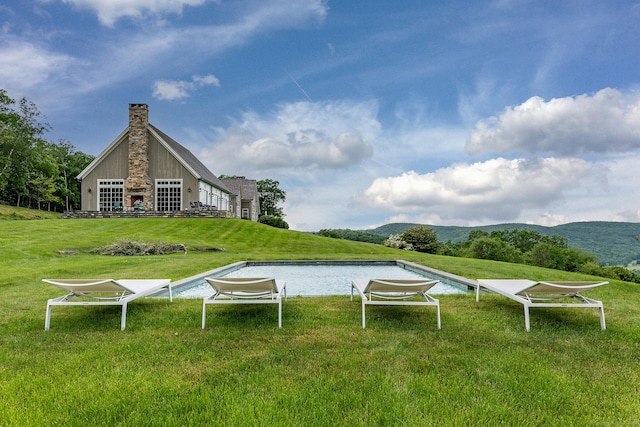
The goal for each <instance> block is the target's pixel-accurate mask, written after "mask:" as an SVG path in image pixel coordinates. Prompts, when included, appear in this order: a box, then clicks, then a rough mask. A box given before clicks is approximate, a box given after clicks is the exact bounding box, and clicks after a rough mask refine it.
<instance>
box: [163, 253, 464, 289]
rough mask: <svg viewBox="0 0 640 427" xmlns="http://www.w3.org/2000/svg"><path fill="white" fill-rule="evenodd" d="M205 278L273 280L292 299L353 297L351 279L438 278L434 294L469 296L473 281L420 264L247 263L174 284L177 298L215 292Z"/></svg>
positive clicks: (399, 261) (360, 262) (342, 262)
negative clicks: (281, 284) (278, 281)
mask: <svg viewBox="0 0 640 427" xmlns="http://www.w3.org/2000/svg"><path fill="white" fill-rule="evenodd" d="M205 277H273V278H276V279H281V280H284V281H285V282H286V283H287V295H288V296H298V295H299V296H321V295H349V294H350V293H351V280H352V279H356V278H362V279H369V278H377V279H422V278H425V277H427V278H430V279H438V280H440V283H438V284H437V285H436V286H434V287H433V288H432V290H431V291H430V292H429V293H430V294H434V295H436V294H456V293H457V294H459V293H468V292H469V291H470V290H473V289H475V286H476V283H475V281H473V280H470V279H467V278H464V277H460V276H455V275H452V274H449V273H446V272H443V271H439V270H435V269H430V268H427V267H424V266H421V265H418V264H414V263H410V262H406V261H402V260H395V261H259V262H258V261H245V262H239V263H235V264H231V265H228V266H225V267H221V268H218V269H215V270H211V271H208V272H206V273H202V274H199V275H197V276H193V277H190V278H187V279H184V280H180V281H177V282H174V283H173V296H174V297H178V298H180V297H182V298H203V297H208V296H210V295H211V294H212V293H213V290H212V288H211V286H209V284H208V283H207V282H206V281H205V280H204V278H205Z"/></svg>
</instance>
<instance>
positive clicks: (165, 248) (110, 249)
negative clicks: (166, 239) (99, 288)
mask: <svg viewBox="0 0 640 427" xmlns="http://www.w3.org/2000/svg"><path fill="white" fill-rule="evenodd" d="M174 252H184V253H185V254H186V252H187V248H186V246H185V245H183V244H181V243H177V244H175V243H174V244H166V243H146V242H135V241H132V240H126V239H121V240H118V241H117V242H116V243H113V244H111V245H107V246H104V247H102V248H96V249H92V250H91V253H94V254H99V255H112V256H143V255H163V254H169V253H174Z"/></svg>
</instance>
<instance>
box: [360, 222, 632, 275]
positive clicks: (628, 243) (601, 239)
mask: <svg viewBox="0 0 640 427" xmlns="http://www.w3.org/2000/svg"><path fill="white" fill-rule="evenodd" d="M417 225H425V224H414V223H391V224H385V225H383V226H380V227H377V228H374V229H369V230H360V231H362V232H366V233H371V234H376V235H379V236H384V237H385V238H386V237H389V235H392V234H400V233H402V232H404V231H405V230H407V229H409V228H411V227H415V226H417ZM426 226H427V227H429V228H431V229H433V230H434V231H435V232H436V233H437V235H438V240H439V241H441V242H446V241H448V240H451V242H454V243H455V242H461V241H464V240H467V238H468V236H469V232H470V231H472V230H482V231H486V232H489V233H490V232H491V231H495V230H514V229H520V230H534V231H537V232H538V233H540V234H542V235H544V236H559V237H563V238H565V239H566V240H567V243H568V244H569V245H570V246H572V247H574V248H579V249H582V250H584V251H587V252H589V253H591V254H593V255H595V256H596V257H597V258H598V262H599V263H601V264H604V265H624V266H626V265H628V264H629V263H631V262H632V261H636V262H638V263H640V240H639V239H638V236H640V223H634V222H606V221H590V222H572V223H569V224H562V225H556V226H553V227H545V226H541V225H533V224H520V223H507V224H495V225H484V226H478V227H459V226H442V225H426Z"/></svg>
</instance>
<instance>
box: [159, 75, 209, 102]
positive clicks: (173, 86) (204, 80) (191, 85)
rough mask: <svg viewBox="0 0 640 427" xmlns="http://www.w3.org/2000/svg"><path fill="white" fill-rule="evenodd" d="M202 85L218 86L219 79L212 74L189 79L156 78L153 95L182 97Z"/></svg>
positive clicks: (174, 98) (171, 97) (164, 97)
mask: <svg viewBox="0 0 640 427" xmlns="http://www.w3.org/2000/svg"><path fill="white" fill-rule="evenodd" d="M202 86H215V87H218V86H220V80H218V78H217V77H216V76H214V75H213V74H209V75H206V76H193V78H192V80H191V81H185V80H158V81H156V82H154V84H153V97H154V98H156V99H160V100H176V99H184V98H188V97H190V96H191V93H192V92H193V91H194V90H196V89H197V88H199V87H202Z"/></svg>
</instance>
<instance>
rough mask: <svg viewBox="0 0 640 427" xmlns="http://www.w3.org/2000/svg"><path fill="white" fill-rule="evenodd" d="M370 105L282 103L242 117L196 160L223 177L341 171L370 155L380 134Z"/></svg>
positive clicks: (373, 109)
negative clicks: (292, 170) (241, 172)
mask: <svg viewBox="0 0 640 427" xmlns="http://www.w3.org/2000/svg"><path fill="white" fill-rule="evenodd" d="M376 114H377V106H376V105H375V104H373V103H350V102H341V101H337V102H324V103H309V102H298V103H292V104H282V105H280V106H278V108H277V110H276V111H275V112H274V113H273V114H271V115H269V116H267V117H262V116H260V115H257V114H256V113H253V112H247V113H244V114H243V116H242V120H241V121H240V122H239V123H236V124H234V126H232V127H230V128H229V129H226V130H223V131H221V135H220V137H219V138H218V139H217V140H216V141H215V142H214V143H213V144H212V145H211V147H209V148H206V149H204V150H202V152H201V153H200V158H201V159H203V161H204V162H205V164H209V165H212V169H214V170H221V171H223V172H222V173H227V172H225V171H228V172H229V173H236V172H233V171H238V170H251V171H254V173H255V171H256V170H267V169H276V168H310V167H313V168H319V169H337V168H346V167H349V166H350V165H353V164H356V163H358V162H360V161H362V160H363V159H366V158H369V157H371V156H372V155H373V146H372V142H371V141H372V140H373V139H375V138H376V136H377V135H378V133H379V132H380V124H379V123H378V121H377V120H376Z"/></svg>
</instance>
